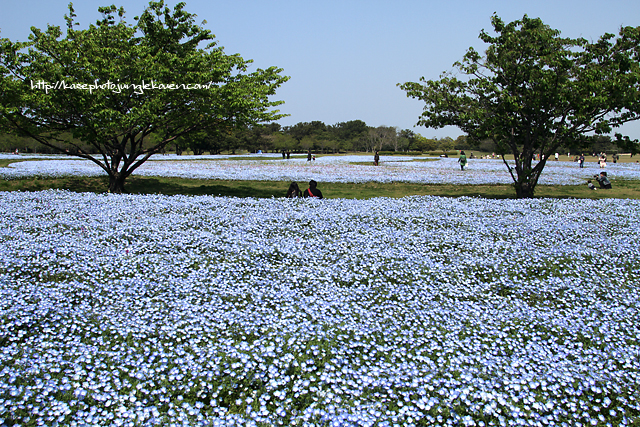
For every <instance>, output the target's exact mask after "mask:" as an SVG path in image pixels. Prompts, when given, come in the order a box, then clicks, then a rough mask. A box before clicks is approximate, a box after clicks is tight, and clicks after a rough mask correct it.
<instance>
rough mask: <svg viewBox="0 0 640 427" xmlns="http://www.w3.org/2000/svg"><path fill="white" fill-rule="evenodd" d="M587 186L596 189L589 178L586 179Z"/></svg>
mask: <svg viewBox="0 0 640 427" xmlns="http://www.w3.org/2000/svg"><path fill="white" fill-rule="evenodd" d="M587 187H589V190H596V186H595V185H593V183H592V182H591V180H588V181H587Z"/></svg>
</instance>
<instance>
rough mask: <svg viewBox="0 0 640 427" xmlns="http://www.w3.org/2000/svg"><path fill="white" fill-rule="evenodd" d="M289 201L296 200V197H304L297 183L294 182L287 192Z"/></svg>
mask: <svg viewBox="0 0 640 427" xmlns="http://www.w3.org/2000/svg"><path fill="white" fill-rule="evenodd" d="M286 197H287V199H295V198H296V197H302V191H300V187H298V183H297V182H292V183H291V185H289V190H287V196H286Z"/></svg>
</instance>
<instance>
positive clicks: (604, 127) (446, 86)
mask: <svg viewBox="0 0 640 427" xmlns="http://www.w3.org/2000/svg"><path fill="white" fill-rule="evenodd" d="M491 23H492V25H493V28H494V31H495V35H491V34H489V33H487V32H486V31H484V30H483V31H482V32H481V33H480V39H481V40H482V41H483V42H485V43H488V44H489V47H488V48H487V50H486V52H485V54H484V55H480V54H479V53H478V52H477V51H476V50H474V49H473V48H470V49H469V50H468V51H467V53H466V54H465V55H464V57H463V59H462V61H461V62H457V63H455V64H454V71H452V72H449V73H444V74H443V75H441V76H440V79H439V80H426V79H425V78H424V77H422V78H421V79H420V81H419V82H407V83H404V84H399V86H400V88H401V89H402V90H404V91H406V93H407V96H408V97H412V98H417V99H420V100H422V101H424V102H425V107H424V111H423V113H422V115H421V116H420V118H419V121H418V125H423V126H426V127H432V128H441V127H443V126H447V125H453V126H457V127H459V128H460V129H461V130H463V131H464V132H466V133H467V134H468V135H469V137H470V138H471V139H473V140H476V141H480V140H483V139H491V140H493V141H494V142H495V143H496V145H497V147H498V151H499V152H500V154H502V159H503V161H504V163H505V165H506V166H507V168H508V170H509V172H510V174H511V177H512V178H513V181H514V186H515V190H516V194H517V196H518V197H519V198H526V197H532V196H533V194H534V189H535V186H536V184H537V182H538V179H539V177H540V174H541V172H542V170H543V168H544V166H545V163H546V160H547V159H549V157H550V156H552V155H553V154H554V153H555V152H556V150H557V149H558V148H559V147H561V146H571V145H575V144H576V143H578V142H580V141H584V140H585V138H586V136H587V135H589V134H593V133H595V134H606V133H610V132H612V130H613V129H615V128H617V127H619V126H620V125H622V124H623V123H626V122H629V121H633V120H637V119H638V118H640V95H639V94H640V71H639V65H638V63H639V59H640V49H639V40H640V27H636V28H633V27H624V28H621V29H620V32H619V36H618V37H616V36H615V35H613V34H605V35H603V36H602V37H600V39H599V40H597V41H596V42H589V41H587V40H585V39H582V38H579V39H570V38H562V37H560V32H559V31H558V30H554V29H552V28H550V27H549V26H547V25H545V24H544V23H543V22H542V21H541V20H540V19H537V18H536V19H532V18H529V17H527V16H526V15H525V16H524V17H523V18H522V19H521V20H516V21H514V22H511V23H504V22H503V21H502V20H501V19H500V18H499V17H498V16H497V15H495V14H494V15H493V16H492V18H491ZM618 142H619V143H620V144H621V146H623V147H624V148H625V149H626V150H629V151H632V152H637V150H638V141H637V140H635V141H634V140H632V139H630V138H629V137H628V136H622V135H618ZM507 153H510V154H513V156H514V161H513V162H512V163H510V162H508V161H507V160H506V159H505V154H507ZM536 154H537V155H540V157H541V159H542V160H540V161H539V162H537V163H536V162H534V161H533V160H534V156H535V155H536Z"/></svg>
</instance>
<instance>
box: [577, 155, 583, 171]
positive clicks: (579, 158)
mask: <svg viewBox="0 0 640 427" xmlns="http://www.w3.org/2000/svg"><path fill="white" fill-rule="evenodd" d="M578 163H579V164H580V169H582V168H583V167H584V154H580V157H578Z"/></svg>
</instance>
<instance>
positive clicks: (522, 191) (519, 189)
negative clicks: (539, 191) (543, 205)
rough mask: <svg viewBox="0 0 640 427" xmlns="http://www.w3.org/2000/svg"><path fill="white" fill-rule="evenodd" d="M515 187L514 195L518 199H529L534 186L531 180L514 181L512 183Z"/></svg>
mask: <svg viewBox="0 0 640 427" xmlns="http://www.w3.org/2000/svg"><path fill="white" fill-rule="evenodd" d="M513 185H514V187H515V188H516V197H517V198H518V199H530V198H532V197H533V190H534V189H535V187H536V184H535V183H532V182H516V183H514V184H513Z"/></svg>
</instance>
